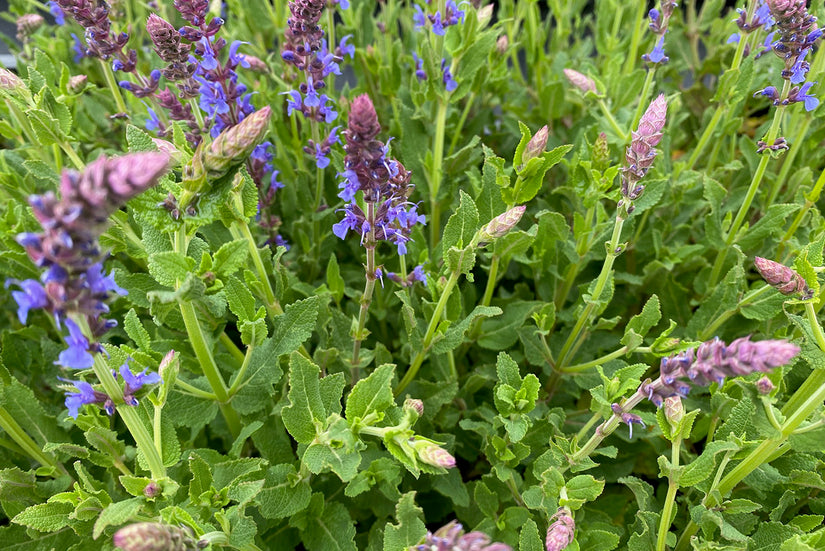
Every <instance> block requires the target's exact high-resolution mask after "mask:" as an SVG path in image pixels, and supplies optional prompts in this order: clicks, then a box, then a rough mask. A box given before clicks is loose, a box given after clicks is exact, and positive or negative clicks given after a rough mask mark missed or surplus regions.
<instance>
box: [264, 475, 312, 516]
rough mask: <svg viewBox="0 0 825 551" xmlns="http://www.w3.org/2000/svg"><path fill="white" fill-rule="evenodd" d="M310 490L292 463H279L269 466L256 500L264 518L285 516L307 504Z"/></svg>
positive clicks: (301, 509)
mask: <svg viewBox="0 0 825 551" xmlns="http://www.w3.org/2000/svg"><path fill="white" fill-rule="evenodd" d="M310 496H311V490H310V488H309V484H308V483H307V481H304V480H302V479H301V477H300V476H299V475H298V472H297V471H296V470H295V467H294V466H293V465H289V464H281V465H275V466H274V467H270V469H269V471H267V474H266V483H265V484H264V489H263V490H261V492H260V493H259V494H258V495H257V497H256V501H257V502H258V505H259V510H260V511H261V515H263V517H264V518H269V519H278V518H287V517H291V516H292V515H294V514H296V513H298V512H300V511H303V510H304V509H306V507H307V506H308V505H309V499H310Z"/></svg>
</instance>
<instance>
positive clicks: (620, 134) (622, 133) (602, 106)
mask: <svg viewBox="0 0 825 551" xmlns="http://www.w3.org/2000/svg"><path fill="white" fill-rule="evenodd" d="M599 108H600V109H601V110H602V113H604V116H605V117H606V118H607V122H609V123H610V126H611V128H613V132H615V133H616V135H617V136H618V137H619V138H625V137H627V134H626V133H625V131H624V130H623V129H622V127H621V126H619V123H618V122H616V119H615V118H614V117H613V113H611V112H610V109H609V108H608V107H607V104H605V103H604V99H602V98H599Z"/></svg>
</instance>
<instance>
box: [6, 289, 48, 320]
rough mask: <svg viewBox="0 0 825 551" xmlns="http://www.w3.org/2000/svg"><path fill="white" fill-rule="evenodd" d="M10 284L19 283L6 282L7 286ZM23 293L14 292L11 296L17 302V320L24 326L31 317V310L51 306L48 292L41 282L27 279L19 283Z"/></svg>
mask: <svg viewBox="0 0 825 551" xmlns="http://www.w3.org/2000/svg"><path fill="white" fill-rule="evenodd" d="M10 283H17V282H16V281H14V280H9V281H7V282H6V286H7V287H8V285H9V284H10ZM17 285H19V286H20V288H21V289H22V291H12V293H11V296H12V297H13V298H14V300H15V302H17V319H19V320H20V323H22V324H23V325H25V324H26V319H27V318H28V317H29V310H32V309H38V308H45V307H46V306H48V305H49V299H48V296H47V295H46V290H45V289H44V288H43V286H42V285H41V284H40V282H39V281H36V280H34V279H27V280H25V281H21V282H19V283H17Z"/></svg>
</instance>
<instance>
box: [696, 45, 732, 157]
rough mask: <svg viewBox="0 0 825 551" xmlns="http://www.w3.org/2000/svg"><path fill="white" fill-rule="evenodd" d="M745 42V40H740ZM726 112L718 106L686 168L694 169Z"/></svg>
mask: <svg viewBox="0 0 825 551" xmlns="http://www.w3.org/2000/svg"><path fill="white" fill-rule="evenodd" d="M740 42H743V41H740ZM723 113H724V109H723V108H722V105H717V106H716V111H714V113H713V117H711V119H710V122H709V123H708V125H707V126H706V127H705V131H704V132H702V136H701V137H700V138H699V142H698V143H697V144H696V147H695V148H694V149H693V153H691V155H690V158H689V159H688V162H687V165H685V168H684V170H692V169H693V167H694V166H696V161H698V160H699V157H700V156H701V155H702V153H703V152H704V151H705V146H707V145H708V142H709V141H710V138H711V136H713V133H714V132H715V131H716V127H717V126H718V125H719V121H721V120H722V114H723Z"/></svg>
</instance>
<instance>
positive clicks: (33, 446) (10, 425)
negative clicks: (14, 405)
mask: <svg viewBox="0 0 825 551" xmlns="http://www.w3.org/2000/svg"><path fill="white" fill-rule="evenodd" d="M0 428H2V429H3V431H4V432H5V433H6V434H8V435H9V437H10V438H11V439H12V440H14V442H15V443H16V444H17V445H18V446H20V448H21V449H22V450H23V451H24V452H26V454H28V456H29V457H31V458H32V459H34V460H35V461H37V462H38V463H40V464H41V465H44V466H46V467H51V468H52V469H54V470H55V471H58V472H60V473H61V474H66V469H65V468H64V467H63V465H61V464H60V463H59V462H58V461H56V460H55V459H54V458H53V457H51V456H50V455H47V454H46V453H44V452H43V450H42V448H41V447H40V446H38V445H37V443H36V442H35V441H34V440H32V438H31V437H30V436H29V435H28V434H26V431H24V430H23V429H22V427H20V425H19V424H18V423H17V421H15V419H14V417H12V415H11V414H10V413H9V412H8V411H7V410H6V408H4V407H2V406H0Z"/></svg>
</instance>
